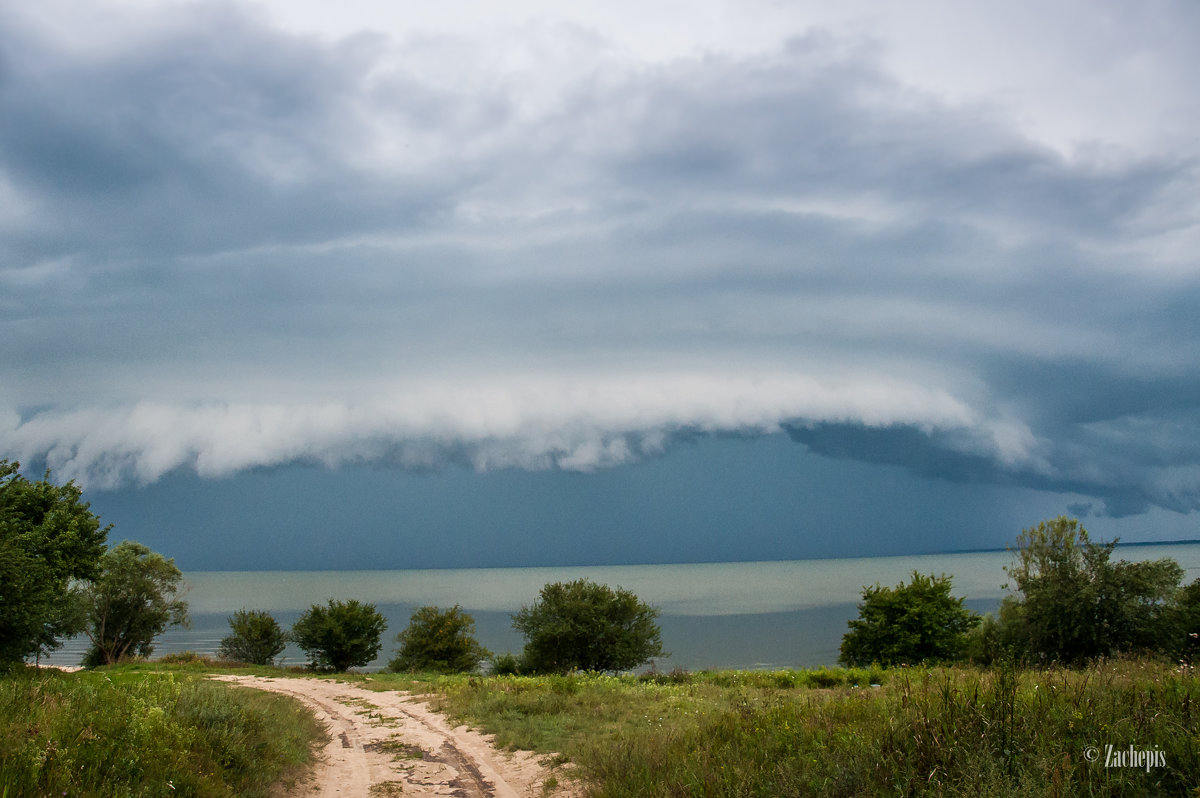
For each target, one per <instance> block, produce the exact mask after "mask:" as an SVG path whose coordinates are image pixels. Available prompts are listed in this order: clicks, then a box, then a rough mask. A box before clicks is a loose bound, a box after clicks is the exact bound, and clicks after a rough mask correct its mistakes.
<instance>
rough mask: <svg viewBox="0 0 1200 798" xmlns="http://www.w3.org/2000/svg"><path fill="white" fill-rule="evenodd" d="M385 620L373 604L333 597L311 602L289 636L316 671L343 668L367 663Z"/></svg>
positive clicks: (375, 651) (293, 625)
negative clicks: (335, 599) (322, 601)
mask: <svg viewBox="0 0 1200 798" xmlns="http://www.w3.org/2000/svg"><path fill="white" fill-rule="evenodd" d="M385 628H387V620H386V619H385V618H384V617H383V616H382V615H380V614H379V612H378V611H376V609H375V605H374V604H364V603H362V602H359V601H356V600H354V599H351V600H350V601H344V602H343V601H334V600H333V599H330V600H329V603H328V604H327V605H326V606H324V607H322V606H321V605H320V604H314V605H312V606H311V607H309V608H308V609H307V610H306V611H305V612H304V614H303V615H301V616H300V617H299V618H298V619H297V620H296V622H295V623H294V624H292V633H291V637H292V640H294V641H295V642H296V645H298V646H300V648H302V649H304V652H305V653H306V654H308V660H309V663H308V664H309V667H310V668H312V669H313V670H317V671H338V672H341V671H346V670H349V669H350V668H359V667H362V666H363V665H367V664H368V663H370V662H371V661H372V660H373V659H375V657H376V656H377V655H378V654H379V649H380V648H381V644H380V642H379V639H380V637H381V636H382V635H383V630H384V629H385Z"/></svg>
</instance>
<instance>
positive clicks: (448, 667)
mask: <svg viewBox="0 0 1200 798" xmlns="http://www.w3.org/2000/svg"><path fill="white" fill-rule="evenodd" d="M396 642H397V643H399V644H400V650H399V651H397V652H396V656H395V657H394V658H393V659H392V661H391V662H390V663H388V669H389V670H393V671H434V672H437V673H462V672H464V671H473V670H475V669H476V668H478V667H479V663H480V661H481V660H483V659H485V658H487V657H488V656H489V652H488V650H487V649H485V648H484V647H483V646H481V645H479V642H478V641H477V640H476V639H475V619H474V618H472V617H471V616H470V615H469V614H468V613H466V612H463V608H462V607H460V606H458V605H457V604H455V605H454V606H453V607H451V608H450V609H448V610H440V609H438V608H437V607H421V608H420V609H418V610H417V611H416V612H414V613H413V614H412V617H410V618H409V621H408V626H407V628H405V630H404V631H403V632H401V633H400V634H398V635H396Z"/></svg>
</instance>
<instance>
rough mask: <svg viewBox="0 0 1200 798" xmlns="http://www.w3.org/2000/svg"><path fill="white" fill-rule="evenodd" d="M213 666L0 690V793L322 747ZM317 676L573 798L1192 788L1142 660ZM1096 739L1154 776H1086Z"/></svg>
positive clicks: (230, 781) (287, 768)
mask: <svg viewBox="0 0 1200 798" xmlns="http://www.w3.org/2000/svg"><path fill="white" fill-rule="evenodd" d="M211 670H229V669H227V668H225V669H221V668H214V665H213V664H212V663H207V662H204V661H195V662H191V663H185V664H171V665H166V664H161V663H150V664H141V665H129V666H121V667H119V668H113V669H101V670H98V671H94V672H85V673H76V674H62V673H57V672H36V671H33V670H32V669H30V670H25V671H20V672H17V673H15V674H13V675H9V676H5V677H2V678H0V798H13V797H15V796H24V795H61V794H63V793H66V794H68V795H84V796H89V795H131V796H156V795H168V794H169V795H197V796H226V795H238V796H241V795H249V796H253V795H265V794H267V791H268V790H269V788H270V785H271V784H272V783H275V782H279V781H280V780H286V779H287V778H289V777H291V778H295V777H296V776H297V775H298V774H299V773H300V772H302V770H303V768H304V765H305V762H306V761H307V757H308V751H309V750H310V749H309V747H310V744H311V742H312V741H313V740H314V739H316V738H317V737H319V736H320V731H319V729H317V727H316V726H315V724H314V722H313V720H312V718H311V716H310V715H308V714H307V713H306V712H305V711H303V710H302V709H301V708H300V707H299V706H298V705H297V704H295V703H294V702H292V701H290V700H288V699H286V698H282V697H278V696H272V695H268V694H260V693H255V692H253V691H247V690H237V689H231V688H229V687H227V686H225V685H223V684H218V683H212V682H206V681H204V680H203V678H202V675H203V673H204V672H206V671H211ZM240 672H261V673H264V674H272V675H284V673H285V672H284V671H280V670H275V669H269V668H252V669H241V670H240ZM288 675H297V674H295V673H289V674H288ZM313 678H318V677H313ZM321 678H330V677H321ZM334 678H339V679H349V680H352V681H355V682H360V683H363V684H365V685H367V686H369V687H371V688H373V689H376V690H391V689H405V690H413V691H416V692H421V693H425V694H428V695H429V696H430V697H431V698H432V699H433V701H434V702H435V704H436V705H438V706H439V707H440V708H441V709H442V710H443V711H445V712H446V713H448V714H449V715H451V716H452V717H453V718H456V719H459V720H462V721H466V722H468V723H470V724H471V725H473V726H475V727H478V728H482V729H484V730H485V731H488V732H492V733H495V734H496V736H497V737H496V741H497V744H498V745H500V746H502V747H509V748H524V749H530V750H534V751H539V752H542V753H545V754H548V755H549V754H551V753H553V754H555V756H554V757H553V758H551V759H550V760H549V761H550V762H552V763H553V764H554V765H555V766H556V778H559V779H567V778H572V779H577V780H579V782H580V784H581V785H582V786H583V787H584V790H585V792H586V793H587V794H588V795H591V796H605V797H608V796H623V797H625V796H627V797H629V798H633V797H634V796H764V798H766V797H768V796H770V798H774V797H775V796H807V795H813V796H830V795H832V796H839V795H844V796H858V795H867V796H872V795H879V796H882V795H888V796H894V795H945V796H959V795H961V796H978V795H989V796H1004V795H1012V796H1026V795H1027V796H1056V795H1057V796H1074V795H1087V796H1127V795H1134V796H1137V795H1146V796H1151V795H1180V796H1183V795H1200V792H1198V791H1197V787H1200V680H1198V679H1197V676H1196V674H1195V672H1194V671H1193V670H1191V669H1189V668H1185V667H1182V666H1172V665H1170V664H1166V663H1161V662H1155V661H1146V660H1116V661H1110V662H1103V663H1099V664H1096V665H1093V666H1091V667H1089V668H1086V669H1081V670H1065V669H1026V670H1005V669H996V670H980V669H975V668H968V667H953V668H898V669H890V670H883V669H871V670H857V669H849V670H842V669H820V670H809V671H774V672H764V671H720V672H699V673H670V674H648V675H644V676H640V677H639V676H603V675H592V674H583V675H572V676H544V677H534V676H501V677H479V676H465V675H464V676H420V675H415V676H414V675H403V674H370V675H359V676H347V675H341V676H338V677H334ZM1106 746H1111V747H1112V748H1113V749H1114V750H1116V751H1118V752H1121V751H1128V750H1129V749H1130V748H1132V749H1134V750H1135V751H1151V752H1156V755H1158V756H1161V763H1155V764H1152V766H1150V767H1144V766H1138V767H1125V766H1122V767H1105V766H1104V759H1105V756H1106V753H1107V751H1106ZM1091 751H1095V752H1096V754H1097V756H1098V759H1099V761H1089V759H1088V756H1089V752H1091Z"/></svg>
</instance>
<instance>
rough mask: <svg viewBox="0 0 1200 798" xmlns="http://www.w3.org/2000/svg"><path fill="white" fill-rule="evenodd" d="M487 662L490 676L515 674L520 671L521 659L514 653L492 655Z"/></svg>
mask: <svg viewBox="0 0 1200 798" xmlns="http://www.w3.org/2000/svg"><path fill="white" fill-rule="evenodd" d="M488 664H489V665H490V666H491V668H490V669H489V670H490V672H491V674H492V676H516V675H518V674H519V673H521V670H522V669H521V660H520V659H519V658H518V657H517V655H516V654H513V653H511V652H505V653H504V654H497V655H495V656H493V657H492V658H491V659H490V660H489V661H488Z"/></svg>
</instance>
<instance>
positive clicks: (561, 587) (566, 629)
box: [513, 579, 666, 673]
mask: <svg viewBox="0 0 1200 798" xmlns="http://www.w3.org/2000/svg"><path fill="white" fill-rule="evenodd" d="M657 617H658V610H656V609H654V608H652V607H650V606H648V605H646V604H645V603H643V602H642V601H641V600H640V599H638V597H637V596H635V595H634V594H633V593H631V592H629V591H628V590H624V589H622V588H617V589H616V590H614V589H613V588H611V587H609V586H607V585H598V584H596V583H595V582H592V581H590V580H588V579H579V580H576V581H574V582H554V583H551V584H548V585H546V586H545V587H543V588H542V591H541V593H540V594H539V598H538V600H537V601H536V602H534V604H533V605H532V606H529V607H522V608H521V611H520V612H518V613H517V614H516V615H514V616H513V628H515V629H516V630H517V631H519V632H521V633H522V634H523V635H525V640H526V643H525V653H524V656H523V658H522V664H523V665H524V667H526V668H528V669H530V670H532V671H534V672H549V673H568V672H570V671H572V670H585V671H623V670H629V669H630V668H634V667H636V666H638V665H641V664H642V663H644V662H647V661H649V660H650V659H651V658H652V657H661V656H666V655H665V653H664V652H663V648H662V637H661V633H660V631H659V628H658V624H657V623H655V619H656V618H657Z"/></svg>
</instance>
